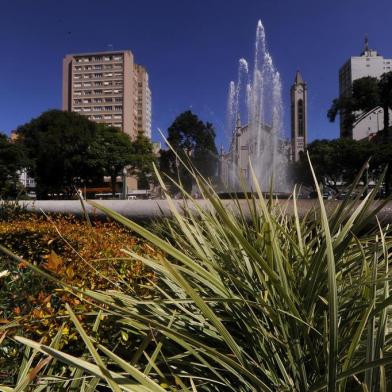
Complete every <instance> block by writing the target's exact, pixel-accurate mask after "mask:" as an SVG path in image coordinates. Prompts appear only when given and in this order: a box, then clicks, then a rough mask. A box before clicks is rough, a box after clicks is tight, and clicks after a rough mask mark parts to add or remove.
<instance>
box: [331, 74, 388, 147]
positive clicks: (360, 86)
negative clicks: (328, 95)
mask: <svg viewBox="0 0 392 392" xmlns="http://www.w3.org/2000/svg"><path fill="white" fill-rule="evenodd" d="M376 107H381V108H382V109H383V112H384V130H383V135H384V141H385V142H387V141H389V132H388V131H389V109H390V108H392V72H387V73H384V74H383V75H382V76H381V78H380V79H377V78H374V77H371V76H367V77H364V78H360V79H356V80H354V82H353V85H352V91H351V93H350V95H348V96H340V97H339V98H336V99H334V100H333V102H332V106H331V108H330V109H329V110H328V118H329V120H330V121H332V122H333V121H335V119H336V116H337V115H338V114H340V115H341V116H343V117H342V118H343V128H344V129H345V130H346V131H345V134H344V135H343V136H351V134H350V132H351V129H352V127H353V124H354V123H355V121H357V120H358V118H359V116H361V114H362V113H363V112H368V111H370V110H372V109H375V108H376Z"/></svg>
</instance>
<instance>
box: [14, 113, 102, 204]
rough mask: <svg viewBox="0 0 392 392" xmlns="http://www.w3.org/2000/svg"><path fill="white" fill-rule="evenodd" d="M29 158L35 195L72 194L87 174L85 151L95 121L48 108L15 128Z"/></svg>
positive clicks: (87, 166)
mask: <svg viewBox="0 0 392 392" xmlns="http://www.w3.org/2000/svg"><path fill="white" fill-rule="evenodd" d="M17 135H18V143H20V144H21V145H22V146H23V147H24V149H25V151H26V153H27V156H28V158H29V160H30V165H29V173H30V174H31V175H32V177H34V178H35V180H36V183H37V196H38V197H40V198H46V197H47V195H48V194H49V193H65V194H66V195H68V196H69V195H71V194H73V192H74V190H73V188H74V187H75V186H80V184H81V183H83V182H86V181H87V180H88V179H89V178H90V176H91V170H90V167H89V165H88V156H87V154H86V152H87V151H88V149H89V146H90V145H91V143H92V141H93V140H94V138H95V136H96V125H95V124H94V123H93V122H91V121H89V120H88V119H87V118H86V117H83V116H81V115H79V114H77V113H72V112H63V111H61V110H50V111H47V112H45V113H43V114H42V115H41V116H39V117H38V118H35V119H33V120H31V121H30V122H29V123H27V124H25V125H22V126H20V127H19V128H18V129H17Z"/></svg>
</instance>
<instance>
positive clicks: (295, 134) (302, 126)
mask: <svg viewBox="0 0 392 392" xmlns="http://www.w3.org/2000/svg"><path fill="white" fill-rule="evenodd" d="M307 112H308V92H307V87H306V83H305V82H304V81H303V79H302V76H301V74H300V73H299V71H297V74H296V75H295V80H294V84H293V85H292V86H291V151H292V159H293V161H294V162H297V161H298V160H299V153H300V152H301V151H304V150H305V148H306V144H307V139H308V118H307Z"/></svg>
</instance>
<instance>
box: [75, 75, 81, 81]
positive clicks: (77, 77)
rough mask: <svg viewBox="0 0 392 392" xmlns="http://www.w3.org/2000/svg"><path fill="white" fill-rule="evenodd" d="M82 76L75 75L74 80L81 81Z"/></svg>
mask: <svg viewBox="0 0 392 392" xmlns="http://www.w3.org/2000/svg"><path fill="white" fill-rule="evenodd" d="M81 77H82V76H81V75H74V79H76V80H78V79H80V78H81Z"/></svg>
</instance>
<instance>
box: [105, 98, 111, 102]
mask: <svg viewBox="0 0 392 392" xmlns="http://www.w3.org/2000/svg"><path fill="white" fill-rule="evenodd" d="M105 102H113V98H105Z"/></svg>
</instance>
